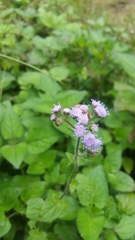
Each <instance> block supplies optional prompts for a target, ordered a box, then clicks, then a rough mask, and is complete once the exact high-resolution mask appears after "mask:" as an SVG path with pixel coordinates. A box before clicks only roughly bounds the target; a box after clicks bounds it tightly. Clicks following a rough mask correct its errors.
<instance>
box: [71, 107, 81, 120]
mask: <svg viewBox="0 0 135 240" xmlns="http://www.w3.org/2000/svg"><path fill="white" fill-rule="evenodd" d="M81 114H82V111H81V109H80V108H79V107H78V106H76V107H73V108H72V109H71V111H70V116H71V117H72V118H77V117H79V116H80V115H81Z"/></svg>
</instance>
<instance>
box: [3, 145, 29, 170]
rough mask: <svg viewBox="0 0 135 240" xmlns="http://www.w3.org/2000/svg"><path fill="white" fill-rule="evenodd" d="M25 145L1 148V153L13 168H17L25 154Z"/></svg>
mask: <svg viewBox="0 0 135 240" xmlns="http://www.w3.org/2000/svg"><path fill="white" fill-rule="evenodd" d="M26 150H27V145H26V143H18V144H14V145H6V146H4V147H2V148H1V153H2V156H3V157H4V158H6V160H8V161H9V162H10V163H11V164H12V165H13V166H14V167H15V168H19V167H20V165H21V163H22V161H23V159H24V156H25V154H26Z"/></svg>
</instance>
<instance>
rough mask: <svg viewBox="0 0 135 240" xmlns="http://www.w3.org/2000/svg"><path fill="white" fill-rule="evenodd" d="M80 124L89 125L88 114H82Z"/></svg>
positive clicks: (79, 117)
mask: <svg viewBox="0 0 135 240" xmlns="http://www.w3.org/2000/svg"><path fill="white" fill-rule="evenodd" d="M77 121H78V123H79V124H82V125H87V124H88V122H89V118H88V114H80V115H79V116H78V118H77Z"/></svg>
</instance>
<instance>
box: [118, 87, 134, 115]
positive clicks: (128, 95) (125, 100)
mask: <svg viewBox="0 0 135 240" xmlns="http://www.w3.org/2000/svg"><path fill="white" fill-rule="evenodd" d="M134 102H135V94H134V93H133V92H132V91H130V90H125V91H121V92H118V94H117V95H116V98H115V101H114V109H115V110H116V111H121V110H128V111H131V112H135V104H134Z"/></svg>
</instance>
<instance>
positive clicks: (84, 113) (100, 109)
mask: <svg viewBox="0 0 135 240" xmlns="http://www.w3.org/2000/svg"><path fill="white" fill-rule="evenodd" d="M107 115H109V111H108V109H107V108H106V107H105V106H104V104H103V103H101V102H100V101H96V100H93V99H92V100H91V103H90V104H89V105H86V104H78V105H75V106H73V107H72V108H71V109H69V108H63V107H62V106H61V105H60V103H58V104H57V105H54V108H53V109H52V115H51V118H50V119H51V120H52V121H54V122H55V123H56V125H57V126H60V125H62V124H63V123H64V122H66V123H68V124H69V125H70V127H71V130H72V131H73V134H74V136H75V137H76V138H77V142H76V147H75V156H74V159H75V162H74V168H73V171H72V174H71V176H70V178H69V181H68V183H67V186H66V188H65V190H64V192H63V194H62V196H61V199H62V198H63V197H64V196H65V194H66V193H67V191H68V189H69V185H70V183H71V181H72V179H73V178H74V177H75V175H76V172H77V169H78V167H79V157H80V156H85V155H87V154H94V155H95V154H96V153H98V152H99V150H100V148H101V146H102V144H103V143H102V139H100V138H98V124H96V123H95V122H94V121H95V119H96V118H97V117H98V118H104V117H106V116H107ZM70 119H74V125H73V124H72V123H71V122H70ZM81 145H82V146H83V147H82V151H81V152H80V148H81Z"/></svg>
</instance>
